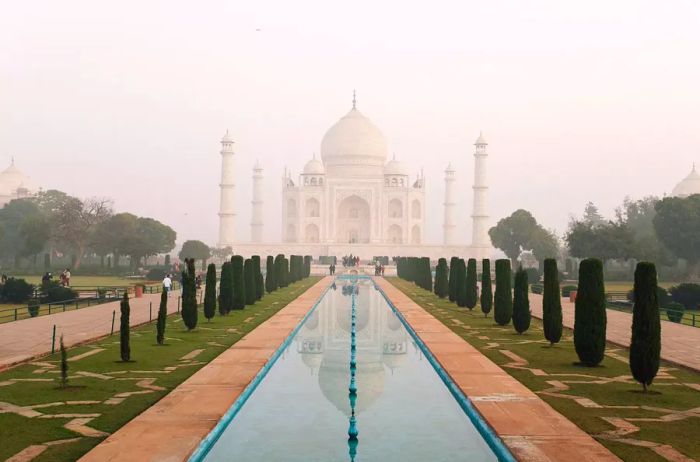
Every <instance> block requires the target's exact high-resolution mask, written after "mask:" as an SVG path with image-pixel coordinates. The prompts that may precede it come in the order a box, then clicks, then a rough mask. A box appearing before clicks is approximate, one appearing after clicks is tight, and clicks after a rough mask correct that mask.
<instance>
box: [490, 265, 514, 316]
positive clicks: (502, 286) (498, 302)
mask: <svg viewBox="0 0 700 462" xmlns="http://www.w3.org/2000/svg"><path fill="white" fill-rule="evenodd" d="M511 277H512V275H511V269H510V260H508V259H507V258H504V259H501V260H496V293H495V295H494V297H493V305H494V310H493V319H494V321H496V324H498V325H499V326H505V325H506V324H508V323H509V322H510V319H511V317H512V316H513V294H512V291H511V288H510V281H511Z"/></svg>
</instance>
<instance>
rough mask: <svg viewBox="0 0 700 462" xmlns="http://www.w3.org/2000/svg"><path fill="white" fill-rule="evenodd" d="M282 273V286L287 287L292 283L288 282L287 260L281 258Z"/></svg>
mask: <svg viewBox="0 0 700 462" xmlns="http://www.w3.org/2000/svg"><path fill="white" fill-rule="evenodd" d="M282 273H283V274H284V286H285V287H287V286H288V285H289V284H291V283H292V282H294V281H290V277H289V258H287V257H282Z"/></svg>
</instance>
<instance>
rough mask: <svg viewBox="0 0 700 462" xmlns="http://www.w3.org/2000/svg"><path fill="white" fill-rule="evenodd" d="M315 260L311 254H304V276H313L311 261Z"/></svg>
mask: <svg viewBox="0 0 700 462" xmlns="http://www.w3.org/2000/svg"><path fill="white" fill-rule="evenodd" d="M312 261H313V257H311V255H306V256H304V277H305V278H308V277H309V276H311V262H312Z"/></svg>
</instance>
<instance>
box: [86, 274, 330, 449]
mask: <svg viewBox="0 0 700 462" xmlns="http://www.w3.org/2000/svg"><path fill="white" fill-rule="evenodd" d="M330 281H331V278H330V277H325V278H323V279H321V280H320V281H319V282H317V283H316V284H314V285H313V286H312V287H311V288H310V289H308V290H307V291H306V292H304V293H303V294H302V295H301V296H299V297H298V298H296V299H295V300H294V301H292V302H291V303H289V304H288V305H287V306H286V307H284V308H282V309H281V310H280V311H279V312H277V314H275V315H274V316H272V317H271V318H270V319H268V320H267V321H265V322H263V323H262V324H260V325H259V326H258V327H257V328H256V329H255V330H253V331H252V332H250V333H249V334H247V335H246V336H245V337H243V338H242V339H241V340H239V341H238V342H236V343H235V344H234V345H233V346H232V347H231V348H229V349H228V350H226V351H225V352H224V353H222V354H221V355H219V356H218V357H217V358H216V359H214V360H213V361H212V362H210V363H209V364H207V365H206V366H204V367H203V368H202V369H200V370H199V371H198V372H196V373H195V374H194V375H192V376H191V377H190V378H189V379H187V380H186V381H185V382H183V383H182V384H180V385H179V386H178V387H177V388H175V389H174V390H173V391H172V392H171V393H169V394H168V395H167V396H165V397H164V398H163V399H161V400H160V401H158V403H156V404H155V405H153V406H151V407H150V408H148V409H147V410H146V411H144V412H143V413H142V414H140V415H139V416H137V417H136V418H134V419H133V420H131V421H130V422H129V423H128V424H126V425H125V426H123V427H122V428H121V429H119V430H118V431H117V432H116V433H114V434H112V435H111V436H110V437H109V438H107V439H106V440H104V441H103V442H102V443H100V444H99V445H97V446H96V447H95V448H94V449H92V451H90V452H88V453H87V454H86V455H85V456H83V457H82V458H81V459H80V461H82V462H105V461H122V460H130V461H139V462H141V461H181V460H187V458H188V457H189V456H190V455H191V454H192V452H193V451H194V450H195V449H196V448H197V447H198V445H199V443H200V442H201V441H202V439H204V437H206V436H207V434H209V432H210V431H211V430H212V429H213V428H214V426H215V425H216V424H217V423H218V422H219V420H220V419H221V417H223V415H224V414H225V413H226V411H227V410H228V409H229V408H230V407H231V405H232V404H233V403H234V402H235V401H236V399H238V396H239V395H240V394H241V393H242V392H243V390H244V389H245V388H246V387H247V386H248V385H249V384H250V382H251V381H252V380H253V379H254V378H255V376H256V375H257V374H258V372H259V371H260V370H261V369H262V367H263V366H264V365H265V363H267V361H268V360H269V359H270V357H271V356H272V355H273V354H274V352H275V351H276V350H277V348H279V346H280V345H281V344H282V342H283V341H284V340H285V339H286V338H287V337H288V336H289V334H290V333H291V332H292V330H293V329H294V328H295V327H296V326H297V325H298V324H299V322H300V321H301V319H302V318H303V317H304V315H305V314H306V313H307V312H308V311H309V309H310V308H311V306H313V304H314V303H315V302H316V301H317V300H318V299H319V298H320V296H321V294H322V293H323V291H324V290H325V289H326V287H328V285H329V284H330ZM233 457H235V456H233Z"/></svg>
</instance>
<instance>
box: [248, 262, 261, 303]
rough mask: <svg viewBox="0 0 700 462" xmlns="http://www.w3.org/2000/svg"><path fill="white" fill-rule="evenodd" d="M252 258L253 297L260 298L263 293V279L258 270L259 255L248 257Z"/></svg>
mask: <svg viewBox="0 0 700 462" xmlns="http://www.w3.org/2000/svg"><path fill="white" fill-rule="evenodd" d="M250 259H251V260H253V278H254V279H255V299H256V300H260V299H261V298H263V295H265V281H264V280H263V277H262V272H261V271H260V255H253V256H252V257H250Z"/></svg>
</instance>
